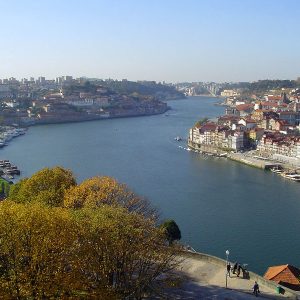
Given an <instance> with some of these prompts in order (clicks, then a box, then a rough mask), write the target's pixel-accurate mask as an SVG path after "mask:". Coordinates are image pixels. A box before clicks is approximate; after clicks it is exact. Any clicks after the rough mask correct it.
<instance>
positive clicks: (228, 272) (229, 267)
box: [227, 263, 231, 277]
mask: <svg viewBox="0 0 300 300" xmlns="http://www.w3.org/2000/svg"><path fill="white" fill-rule="evenodd" d="M230 269H231V265H230V263H227V275H228V276H229V277H230Z"/></svg>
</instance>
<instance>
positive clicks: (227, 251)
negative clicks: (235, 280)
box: [225, 250, 229, 289]
mask: <svg viewBox="0 0 300 300" xmlns="http://www.w3.org/2000/svg"><path fill="white" fill-rule="evenodd" d="M225 254H226V273H225V274H226V275H225V278H226V289H227V276H228V272H227V266H228V256H229V250H226V251H225Z"/></svg>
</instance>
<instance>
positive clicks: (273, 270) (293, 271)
mask: <svg viewBox="0 0 300 300" xmlns="http://www.w3.org/2000/svg"><path fill="white" fill-rule="evenodd" d="M264 277H265V278H266V279H269V280H272V281H275V282H277V283H280V284H282V285H285V286H287V287H290V288H292V289H295V290H299V288H300V282H299V277H300V270H299V269H298V268H296V267H294V266H291V265H282V266H274V267H269V268H268V270H267V272H266V273H265V275H264Z"/></svg>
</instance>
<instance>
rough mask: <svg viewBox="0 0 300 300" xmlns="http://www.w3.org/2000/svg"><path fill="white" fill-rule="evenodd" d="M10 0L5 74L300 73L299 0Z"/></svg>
mask: <svg viewBox="0 0 300 300" xmlns="http://www.w3.org/2000/svg"><path fill="white" fill-rule="evenodd" d="M275 4H276V5H275ZM1 6H2V10H1V12H0V16H1V24H2V28H5V30H3V37H2V40H3V41H4V43H3V45H4V46H3V47H1V49H0V65H1V67H0V77H1V78H9V77H16V78H18V79H21V78H23V77H25V78H29V77H35V78H37V77H40V76H44V77H46V78H51V79H52V78H55V77H58V76H62V75H72V76H74V77H82V76H86V77H90V78H93V77H95V78H103V79H104V78H112V79H119V80H121V79H123V78H126V79H128V80H134V81H136V80H155V81H166V82H183V81H194V82H199V81H203V82H209V81H215V82H231V81H235V82H236V81H256V80H259V79H296V78H297V77H299V71H298V70H299V68H300V62H299V54H298V53H299V48H300V47H299V46H300V42H299V40H297V38H296V37H297V28H298V27H299V21H298V15H299V12H300V4H299V3H298V1H293V0H288V1H280V2H278V3H277V2H276V3H274V1H270V0H265V1H257V0H254V1H250V0H249V1H243V2H240V1H236V0H228V1H226V2H225V1H220V0H219V1H217V0H213V1H195V0H190V1H184V2H183V1H180V2H179V1H177V2H174V1H164V2H159V1H151V3H150V2H147V3H146V2H141V1H134V0H132V1H93V0H89V1H86V2H85V3H81V2H79V1H72V3H71V2H70V1H63V2H61V1H57V0H55V1H51V2H50V1H43V2H42V3H40V2H35V1H33V0H30V1H26V2H21V1H17V0H15V1H9V2H8V1H2V3H1Z"/></svg>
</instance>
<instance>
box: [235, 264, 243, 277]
mask: <svg viewBox="0 0 300 300" xmlns="http://www.w3.org/2000/svg"><path fill="white" fill-rule="evenodd" d="M241 269H242V267H241V265H240V264H238V267H237V275H236V276H237V277H239V276H240V273H241Z"/></svg>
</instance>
